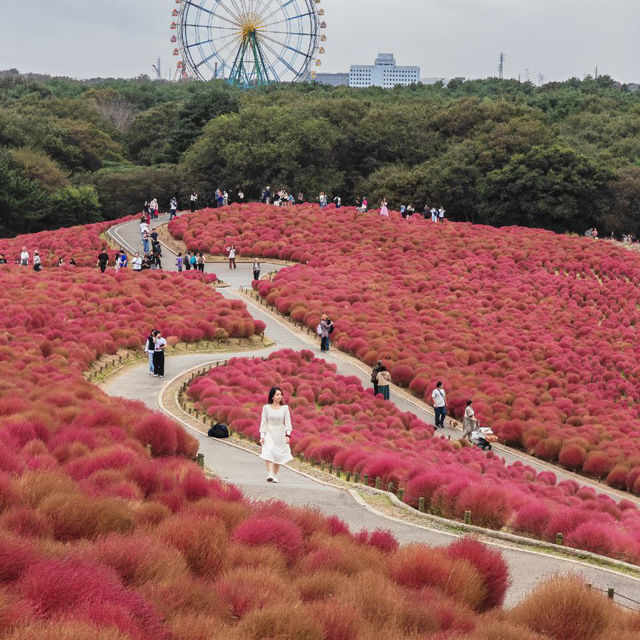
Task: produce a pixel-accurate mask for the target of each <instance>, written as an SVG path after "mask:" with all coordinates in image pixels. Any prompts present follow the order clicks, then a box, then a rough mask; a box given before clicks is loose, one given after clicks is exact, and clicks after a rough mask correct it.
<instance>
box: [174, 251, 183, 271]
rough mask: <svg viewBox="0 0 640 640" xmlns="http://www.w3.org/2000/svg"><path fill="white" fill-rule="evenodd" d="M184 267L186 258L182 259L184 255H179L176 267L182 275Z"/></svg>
mask: <svg viewBox="0 0 640 640" xmlns="http://www.w3.org/2000/svg"><path fill="white" fill-rule="evenodd" d="M183 265H184V258H183V257H182V253H179V254H178V257H177V258H176V267H177V269H178V273H182V267H183Z"/></svg>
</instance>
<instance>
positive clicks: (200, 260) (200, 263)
mask: <svg viewBox="0 0 640 640" xmlns="http://www.w3.org/2000/svg"><path fill="white" fill-rule="evenodd" d="M205 262H206V260H205V259H204V254H203V253H202V251H201V252H200V253H199V254H198V258H197V267H198V271H199V272H200V273H204V263H205Z"/></svg>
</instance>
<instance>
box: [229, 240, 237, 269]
mask: <svg viewBox="0 0 640 640" xmlns="http://www.w3.org/2000/svg"><path fill="white" fill-rule="evenodd" d="M227 251H228V252H229V269H235V268H236V245H235V244H232V245H231V246H230V247H227Z"/></svg>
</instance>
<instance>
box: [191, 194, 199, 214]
mask: <svg viewBox="0 0 640 640" xmlns="http://www.w3.org/2000/svg"><path fill="white" fill-rule="evenodd" d="M196 204H198V194H197V193H196V192H195V191H193V192H192V193H191V196H190V197H189V206H190V207H191V213H195V210H196Z"/></svg>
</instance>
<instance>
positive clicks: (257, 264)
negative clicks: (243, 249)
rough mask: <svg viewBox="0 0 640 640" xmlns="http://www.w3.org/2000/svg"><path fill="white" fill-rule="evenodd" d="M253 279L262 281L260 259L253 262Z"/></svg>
mask: <svg viewBox="0 0 640 640" xmlns="http://www.w3.org/2000/svg"><path fill="white" fill-rule="evenodd" d="M253 279H254V280H260V262H259V260H258V258H255V259H254V260H253Z"/></svg>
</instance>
